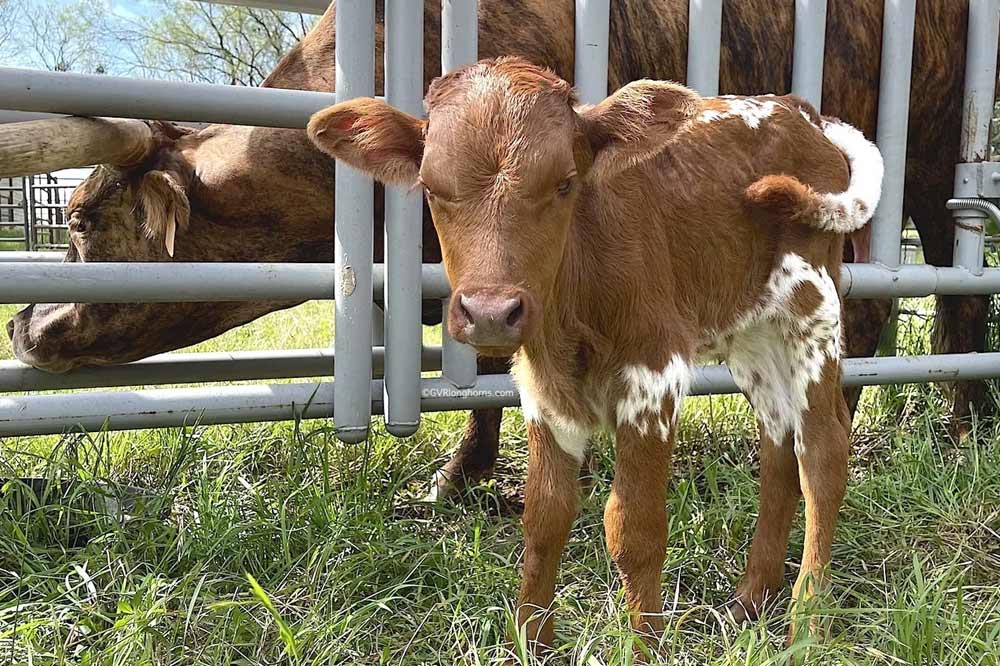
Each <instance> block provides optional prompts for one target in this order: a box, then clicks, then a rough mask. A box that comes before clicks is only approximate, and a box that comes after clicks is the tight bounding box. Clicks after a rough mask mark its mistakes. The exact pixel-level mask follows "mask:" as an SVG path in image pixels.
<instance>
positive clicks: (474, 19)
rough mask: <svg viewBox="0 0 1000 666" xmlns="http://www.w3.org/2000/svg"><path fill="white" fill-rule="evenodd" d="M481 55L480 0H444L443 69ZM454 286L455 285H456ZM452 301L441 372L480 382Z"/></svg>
mask: <svg viewBox="0 0 1000 666" xmlns="http://www.w3.org/2000/svg"><path fill="white" fill-rule="evenodd" d="M478 59H479V8H478V2H477V0H442V2H441V72H442V74H447V73H448V72H451V71H453V70H456V69H458V68H459V67H462V66H464V65H468V64H471V63H474V62H476V60H478ZM452 286H454V285H452ZM448 305H449V301H448V300H445V302H444V307H443V308H442V310H443V313H444V317H443V321H442V322H441V348H442V349H441V374H442V375H443V376H444V377H445V378H447V379H448V380H449V381H451V383H452V384H454V385H455V386H457V387H460V388H468V387H471V386H475V384H476V350H475V349H473V348H472V347H470V346H468V345H463V344H462V343H460V342H457V341H456V340H454V339H453V338H452V337H451V336H450V335H448Z"/></svg>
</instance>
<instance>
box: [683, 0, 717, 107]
mask: <svg viewBox="0 0 1000 666" xmlns="http://www.w3.org/2000/svg"><path fill="white" fill-rule="evenodd" d="M721 49H722V0H691V2H690V4H689V5H688V69H687V84H688V87H690V88H694V89H695V90H697V91H698V92H699V93H701V94H702V95H705V96H706V97H712V96H714V95H718V94H719V58H720V52H721Z"/></svg>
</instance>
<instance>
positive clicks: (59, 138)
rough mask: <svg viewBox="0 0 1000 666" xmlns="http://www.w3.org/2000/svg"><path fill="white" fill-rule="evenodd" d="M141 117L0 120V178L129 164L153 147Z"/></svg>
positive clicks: (146, 126) (140, 158) (142, 157)
mask: <svg viewBox="0 0 1000 666" xmlns="http://www.w3.org/2000/svg"><path fill="white" fill-rule="evenodd" d="M155 145H156V142H155V141H154V139H153V131H152V130H151V129H150V127H149V125H147V124H146V123H144V122H143V121H141V120H120V119H109V118H73V117H67V118H55V119H51V120H33V121H31V122H26V123H9V124H5V125H0V178H7V177H10V176H27V175H30V174H35V173H48V172H50V171H57V170H59V169H69V168H72V167H82V166H90V165H93V164H110V165H113V166H122V167H126V166H132V165H135V164H139V163H140V162H142V161H144V160H145V159H146V158H147V157H148V156H149V154H150V152H151V151H152V150H153V148H154V147H155Z"/></svg>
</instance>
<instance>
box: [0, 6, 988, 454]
mask: <svg viewBox="0 0 1000 666" xmlns="http://www.w3.org/2000/svg"><path fill="white" fill-rule="evenodd" d="M916 1H917V0H885V19H884V28H883V45H882V72H881V88H880V95H879V109H878V130H877V133H878V145H879V148H880V149H881V151H882V154H883V156H884V158H885V165H886V178H885V187H884V192H883V196H882V203H881V205H880V207H879V209H878V211H877V212H876V216H875V219H874V221H873V223H872V224H873V225H874V229H873V245H872V254H873V263H870V264H848V265H845V266H844V268H843V275H842V279H841V288H842V292H843V294H844V295H845V297H847V298H874V297H912V296H927V295H931V294H938V295H967V294H995V293H1000V269H987V268H984V266H983V241H984V226H985V221H986V219H987V218H988V217H993V218H994V219H997V218H1000V211H998V210H997V208H996V207H995V206H994V205H993V204H992V203H990V201H989V199H991V198H995V197H1000V183H998V181H1000V175H998V174H1000V164H996V163H990V162H988V161H987V159H988V143H989V128H990V120H991V117H992V112H993V100H994V96H995V84H996V61H997V57H996V56H997V42H998V30H1000V0H971V2H970V20H969V34H968V45H967V53H968V59H967V75H966V91H965V105H964V107H963V108H964V110H965V114H964V117H963V122H964V125H963V137H964V141H963V147H962V160H963V163H962V164H960V165H959V168H958V171H957V176H956V186H955V199H954V200H952V201H951V202H950V203H949V207H951V208H953V209H954V210H955V215H956V223H957V228H956V236H955V248H954V264H955V265H954V267H949V268H936V267H933V266H927V265H900V252H901V226H902V201H903V178H904V161H905V152H906V137H907V129H908V128H907V120H908V106H909V98H910V71H911V63H912V53H913V33H914V17H915V10H916ZM941 1H946V0H941ZM238 4H246V5H257V6H269V7H278V8H285V9H292V10H300V11H310V10H313V11H322V9H323V8H324V7H323V6H324V5H325V4H326V3H325V2H324V1H323V0H297V1H288V2H279V1H277V0H276V1H273V2H270V1H269V2H262V1H257V2H254V1H252V0H242V1H241V2H238ZM609 5H610V2H609V0H576V71H575V80H576V85H577V88H578V90H579V93H580V96H581V98H582V100H583V101H584V102H596V101H598V100H600V99H602V98H603V97H604V96H605V95H606V93H607V61H608V25H609ZM722 5H723V0H690V23H689V43H690V44H691V45H692V46H691V48H690V50H689V54H688V83H689V85H691V86H692V87H693V88H695V89H697V90H698V91H699V92H701V93H702V94H706V95H712V94H716V93H717V92H718V80H719V53H720V40H721V26H722ZM385 6H386V11H385V15H386V26H385V40H386V49H385V53H386V63H385V64H386V67H385V72H386V76H385V95H386V99H387V100H388V101H389V102H390V103H391V104H393V105H395V106H398V107H399V108H401V109H403V110H404V111H408V112H410V113H414V114H419V113H420V112H421V110H422V109H421V100H422V93H423V90H422V88H423V74H422V72H423V67H422V59H423V47H422V40H423V34H422V31H420V30H413V26H415V25H421V24H422V22H423V3H422V2H416V1H414V0H385ZM795 6H796V19H795V40H794V60H793V63H794V65H793V92H795V93H797V94H799V95H801V96H803V97H805V98H806V99H808V100H809V101H811V102H812V103H813V104H814V105H816V106H817V107H819V106H820V105H821V99H820V95H821V90H822V72H823V54H824V38H825V34H826V1H825V0H796V2H795ZM336 23H337V26H336V28H337V33H338V35H339V36H340V38H339V39H337V42H336V63H331V66H334V65H335V66H336V94H335V95H329V94H325V93H315V92H304V91H291V90H275V89H250V88H234V87H228V86H211V85H198V84H182V83H167V82H151V81H141V80H133V79H125V78H115V77H105V76H100V77H96V76H86V75H77V74H64V73H46V72H36V71H28V70H16V69H2V68H0V105H2V106H4V107H6V108H7V109H9V110H10V111H14V112H31V113H48V114H52V113H56V114H74V115H93V116H110V117H123V118H160V119H164V120H175V121H193V122H218V123H228V124H247V125H259V126H268V127H288V128H298V129H301V128H304V127H305V125H306V123H307V122H308V120H309V117H310V116H311V114H312V113H314V112H316V111H318V110H320V109H322V108H325V107H326V106H329V105H330V104H332V103H334V102H335V101H344V100H346V99H350V98H352V97H356V96H364V95H372V94H373V93H374V75H373V73H374V30H375V9H374V1H373V0H340V2H339V3H338V7H337V16H336ZM441 25H442V68H443V70H444V71H450V70H452V69H454V68H456V67H459V66H461V65H464V64H467V63H470V62H473V61H474V60H476V56H477V34H476V28H477V4H476V0H442V21H441ZM762 92H763V91H762ZM9 115H10V114H8V116H9ZM3 116H4V112H3V111H0V118H2V117H3ZM15 117H17V118H18V119H23V118H24V116H16V114H15ZM336 169H337V171H336V219H335V230H336V233H335V263H334V264H224V263H214V264H181V263H166V264H155V263H154V264H112V263H109V264H100V263H87V264H58V263H53V262H54V261H58V260H59V259H61V256H59V255H56V256H53V255H51V254H47V253H0V302H5V303H24V302H92V303H108V302H179V301H233V300H260V299H267V300H306V299H332V300H334V301H335V303H336V309H335V317H336V331H337V335H336V339H335V341H334V350H333V351H332V352H331V350H328V349H325V350H302V351H275V352H266V353H245V354H239V353H236V354H166V355H162V356H158V357H153V358H151V359H147V360H145V361H140V362H137V363H133V364H128V365H124V366H119V367H112V368H101V369H88V370H80V371H76V372H73V373H71V374H67V375H61V376H54V375H49V374H46V373H43V372H40V371H37V370H33V369H31V368H28V367H25V366H23V365H21V364H20V363H17V362H3V363H0V392H4V391H6V392H15V391H33V390H46V389H55V388H62V389H67V388H82V387H94V386H100V387H111V386H129V385H136V384H140V383H141V384H155V383H179V382H184V383H189V382H202V381H226V380H234V379H244V380H245V379H254V380H265V379H274V378H287V377H298V378H307V377H326V376H331V375H334V360H335V359H336V361H337V362H336V366H337V367H336V370H337V371H338V372H337V373H336V378H335V380H334V381H320V382H316V381H312V382H300V383H294V384H277V385H266V384H261V385H252V386H231V387H212V388H195V389H156V390H149V391H127V392H100V393H87V394H67V395H42V396H9V397H2V396H0V436H2V435H32V434H45V433H59V432H63V431H66V430H70V429H74V428H81V427H82V428H85V429H88V430H97V429H100V428H102V427H105V428H108V429H112V430H122V429H132V428H151V427H165V426H178V425H183V424H190V423H194V422H199V423H204V424H211V423H236V422H248V421H266V420H284V419H288V418H290V417H291V416H292V415H293V414H295V415H297V416H299V417H302V418H326V417H331V416H333V415H334V414H335V415H336V432H337V435H338V437H340V438H341V439H342V440H344V441H348V442H357V441H361V440H362V439H364V438H365V437H366V436H367V434H368V429H369V424H370V421H371V416H372V414H380V413H384V414H385V420H386V426H387V429H388V430H389V432H391V433H393V434H394V435H398V436H405V435H409V434H412V433H413V432H414V431H415V430H416V429H417V427H418V425H419V420H420V413H421V412H425V411H439V410H452V409H468V408H472V407H496V406H513V405H516V404H518V398H517V392H516V389H515V387H514V385H513V383H512V381H511V379H510V377H509V376H507V375H490V376H477V375H476V365H475V354H474V353H473V351H472V350H471V349H470V348H468V347H465V346H464V345H460V344H458V343H456V342H455V341H453V340H451V339H449V338H448V337H447V334H445V336H444V341H443V344H442V346H441V347H440V348H426V347H424V346H423V345H422V342H421V322H420V308H421V299H423V298H441V299H447V297H448V293H449V286H448V284H447V281H446V279H445V277H444V273H443V270H442V268H441V266H439V265H421V256H420V249H419V242H420V237H421V236H420V234H421V225H422V212H421V208H422V206H421V201H420V195H419V194H418V193H413V192H407V191H403V190H401V189H398V188H391V187H387V188H386V205H385V211H386V224H385V228H386V243H385V247H386V259H385V264H384V265H372V261H371V257H372V245H373V238H372V229H373V196H374V195H373V186H372V182H371V180H370V179H369V178H367V177H365V176H362V175H361V174H359V173H358V172H356V171H354V170H353V169H351V168H350V167H348V166H346V165H342V164H337V167H336ZM374 298H377V299H378V300H384V301H385V303H386V310H385V318H384V327H383V324H382V322H381V319H380V318H379V317H377V316H375V315H376V314H377V311H376V310H375V309H373V299H374ZM444 311H445V312H447V307H445V308H444ZM373 321H375V322H376V323H375V324H374V325H373ZM373 340H374V341H375V342H376V344H375V345H373ZM843 365H844V383H845V384H847V385H870V384H889V383H908V382H927V381H941V380H971V379H982V378H987V377H997V376H1000V353H989V354H952V355H935V356H923V357H909V358H877V359H847V360H845V362H844V364H843ZM432 369H441V371H442V374H441V376H440V377H432V378H425V377H422V376H421V370H424V371H427V370H432ZM692 388H693V390H692V393H693V394H696V395H697V394H706V393H732V392H736V391H737V388H736V386H735V384H734V383H733V381H732V378H731V376H730V375H729V372H728V370H727V369H726V368H725V367H724V366H708V367H704V368H699V369H698V370H697V371H696V373H695V380H694V383H693V387H692Z"/></svg>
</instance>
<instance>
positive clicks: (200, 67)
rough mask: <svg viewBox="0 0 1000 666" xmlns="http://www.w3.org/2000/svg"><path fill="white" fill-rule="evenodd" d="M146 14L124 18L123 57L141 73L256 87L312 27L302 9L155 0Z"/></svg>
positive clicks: (119, 33) (120, 32)
mask: <svg viewBox="0 0 1000 666" xmlns="http://www.w3.org/2000/svg"><path fill="white" fill-rule="evenodd" d="M153 7H154V11H153V12H151V13H150V14H149V17H148V18H140V19H132V20H123V21H122V22H121V25H120V27H119V29H118V30H117V34H116V36H117V38H118V39H119V40H120V43H121V44H122V45H123V47H124V51H125V53H124V55H123V59H124V60H126V61H127V65H128V67H129V68H130V69H131V71H133V72H135V73H136V74H138V75H140V76H147V77H152V78H170V79H181V80H186V81H195V82H203V83H228V84H236V85H246V86H253V85H259V84H260V83H262V82H263V81H264V79H265V78H266V77H267V75H268V74H269V73H270V71H271V70H272V69H273V68H274V66H275V65H277V64H278V61H279V60H281V58H282V57H283V56H284V55H285V54H286V53H287V52H288V51H289V49H291V48H292V47H293V46H294V45H295V44H296V43H297V42H298V41H299V40H300V39H301V38H302V37H303V36H304V35H305V34H306V33H307V32H308V31H309V28H310V27H311V26H312V23H313V21H314V20H315V19H314V18H313V17H305V16H303V15H302V14H293V13H289V12H280V11H272V10H264V9H250V8H246V7H236V6H230V5H215V4H208V3H201V2H190V1H181V2H178V1H177V0H156V2H155V3H153Z"/></svg>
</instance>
